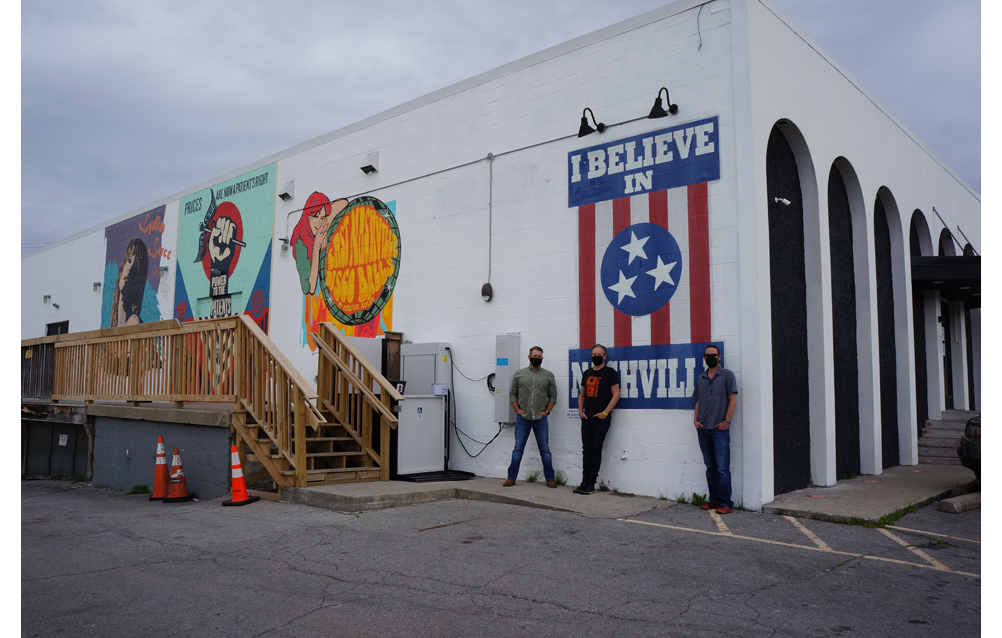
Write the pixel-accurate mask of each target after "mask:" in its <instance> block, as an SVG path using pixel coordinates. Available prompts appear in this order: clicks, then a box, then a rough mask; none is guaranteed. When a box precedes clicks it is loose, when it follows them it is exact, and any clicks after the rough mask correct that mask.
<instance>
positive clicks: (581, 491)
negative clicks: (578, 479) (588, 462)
mask: <svg viewBox="0 0 1002 638" xmlns="http://www.w3.org/2000/svg"><path fill="white" fill-rule="evenodd" d="M584 489H585V486H584V483H582V484H581V485H578V486H577V487H575V488H574V493H575V494H587V492H585V491H584Z"/></svg>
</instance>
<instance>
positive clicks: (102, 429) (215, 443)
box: [93, 417, 230, 498]
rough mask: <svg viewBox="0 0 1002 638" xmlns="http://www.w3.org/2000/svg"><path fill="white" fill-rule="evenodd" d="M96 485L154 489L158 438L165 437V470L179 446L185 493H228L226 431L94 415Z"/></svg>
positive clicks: (220, 494) (228, 460)
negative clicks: (135, 486)
mask: <svg viewBox="0 0 1002 638" xmlns="http://www.w3.org/2000/svg"><path fill="white" fill-rule="evenodd" d="M94 431H95V435H94V479H93V480H94V484H95V485H107V486H108V487H113V488H115V489H120V490H130V489H132V487H133V486H134V485H146V486H147V487H149V488H150V491H152V490H153V476H154V470H155V469H156V459H157V437H159V436H163V437H164V449H165V451H166V452H167V465H168V470H169V469H170V464H171V461H172V457H173V451H174V448H175V447H176V448H178V452H179V454H180V456H181V464H182V467H183V468H184V478H185V482H186V483H187V485H188V491H189V492H195V493H197V495H198V497H199V498H216V497H218V496H223V495H224V494H227V493H229V491H230V430H229V428H226V427H212V426H205V425H188V424H183V423H159V422H156V421H141V420H125V419H115V418H109V417H95V419H94Z"/></svg>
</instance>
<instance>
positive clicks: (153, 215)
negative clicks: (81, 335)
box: [101, 206, 171, 328]
mask: <svg viewBox="0 0 1002 638" xmlns="http://www.w3.org/2000/svg"><path fill="white" fill-rule="evenodd" d="M164 209H165V207H164V206H158V207H157V208H154V209H152V210H149V211H147V212H145V213H141V214H139V215H136V216H135V217H131V218H129V219H126V220H125V221H121V222H118V223H117V224H113V225H111V226H108V227H107V228H106V229H105V231H104V237H105V244H106V256H105V261H104V282H103V284H102V286H101V290H102V293H101V294H102V301H101V327H102V328H117V327H120V326H131V325H135V324H137V323H148V322H150V321H160V319H161V316H160V303H159V301H158V299H157V290H158V289H159V287H160V265H161V261H162V262H163V263H164V265H166V264H167V262H169V261H170V258H171V254H170V251H169V250H165V249H164V247H163V244H162V239H163V232H164V223H163V219H164Z"/></svg>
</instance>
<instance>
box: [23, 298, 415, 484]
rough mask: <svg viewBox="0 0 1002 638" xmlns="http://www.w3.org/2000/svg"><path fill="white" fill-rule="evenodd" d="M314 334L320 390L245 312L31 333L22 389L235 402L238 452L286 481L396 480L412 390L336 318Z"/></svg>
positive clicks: (87, 398)
mask: <svg viewBox="0 0 1002 638" xmlns="http://www.w3.org/2000/svg"><path fill="white" fill-rule="evenodd" d="M314 336H315V338H316V341H317V343H318V344H319V345H320V348H321V352H322V356H321V357H320V359H319V369H318V386H319V387H320V388H321V391H320V393H319V394H318V393H317V391H316V390H314V389H313V387H312V386H311V384H310V383H309V382H308V381H307V380H306V379H304V378H303V376H302V375H301V374H300V373H299V372H298V370H296V368H295V367H294V366H293V365H292V364H291V363H290V362H289V361H288V360H287V359H286V358H285V356H284V355H283V354H282V353H281V352H280V351H279V349H278V348H277V347H276V346H275V344H274V343H272V341H271V339H269V338H268V336H267V335H266V334H264V332H262V331H261V329H260V328H259V327H258V326H257V325H256V324H255V323H254V322H253V321H251V320H250V318H248V317H247V316H244V315H238V316H233V317H226V318H222V319H206V320H197V321H193V322H187V323H184V324H179V323H178V322H177V321H176V320H169V321H160V322H155V323H148V324H140V325H137V326H128V327H123V328H113V329H108V330H95V331H91V332H82V333H73V334H66V335H60V336H58V337H44V338H41V339H32V340H27V341H22V343H21V350H22V355H21V356H22V359H21V361H22V375H21V385H22V397H24V398H43V399H44V398H47V397H48V396H51V399H52V400H53V401H64V400H78V401H81V400H82V401H84V402H85V403H92V402H94V401H129V402H132V404H133V405H139V404H140V403H142V402H152V401H173V402H174V403H175V406H176V407H183V405H184V403H185V402H216V403H219V402H223V403H231V404H232V406H233V407H232V410H233V419H232V422H233V428H234V430H235V431H236V433H237V435H238V436H239V441H240V442H241V443H242V444H243V445H242V446H241V448H242V449H241V456H242V457H244V458H251V460H256V461H259V462H260V463H261V464H262V465H263V466H264V468H265V471H267V472H268V474H270V475H271V476H272V477H273V478H274V480H275V482H276V484H278V485H286V486H296V487H305V486H307V485H308V484H311V483H329V482H340V481H345V480H355V481H358V480H384V481H385V480H389V473H390V459H389V449H390V445H389V441H390V434H389V432H390V429H391V428H396V424H397V418H396V415H395V414H394V413H393V411H392V410H391V404H392V403H391V402H392V401H402V400H403V397H402V396H401V395H400V393H398V392H397V390H396V388H394V387H393V386H392V385H391V384H390V382H389V381H388V380H387V379H386V378H385V377H383V375H382V374H380V373H379V371H378V369H377V368H375V367H374V366H373V365H372V364H371V363H369V362H368V361H366V360H365V358H364V357H363V356H362V355H361V354H360V353H359V352H358V350H357V349H355V347H354V346H352V344H351V343H350V342H349V341H348V340H347V339H346V338H345V337H344V336H342V335H341V333H340V332H339V331H338V330H337V329H336V328H335V327H334V326H333V325H332V324H322V325H321V328H320V332H319V333H318V334H316V335H314ZM28 353H30V354H28ZM377 393H378V394H379V396H377ZM248 452H249V453H250V454H251V455H252V456H250V457H248Z"/></svg>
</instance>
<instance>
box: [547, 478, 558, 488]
mask: <svg viewBox="0 0 1002 638" xmlns="http://www.w3.org/2000/svg"><path fill="white" fill-rule="evenodd" d="M556 486H557V482H556V481H554V480H553V479H550V480H549V481H547V482H546V487H556Z"/></svg>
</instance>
